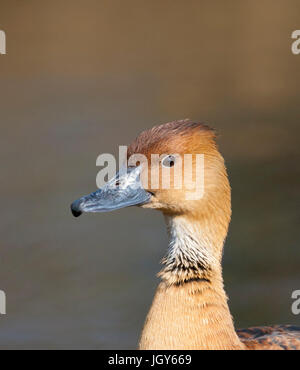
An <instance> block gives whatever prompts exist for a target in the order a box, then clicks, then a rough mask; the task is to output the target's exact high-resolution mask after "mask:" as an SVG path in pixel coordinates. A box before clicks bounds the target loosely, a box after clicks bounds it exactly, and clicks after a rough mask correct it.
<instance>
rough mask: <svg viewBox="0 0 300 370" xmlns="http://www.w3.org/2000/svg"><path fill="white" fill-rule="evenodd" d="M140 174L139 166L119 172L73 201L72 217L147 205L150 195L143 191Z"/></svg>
mask: <svg viewBox="0 0 300 370" xmlns="http://www.w3.org/2000/svg"><path fill="white" fill-rule="evenodd" d="M140 174H141V166H138V167H130V168H128V169H127V170H126V171H121V172H119V173H118V174H117V175H116V176H115V177H114V178H113V179H111V180H110V181H109V182H107V183H106V184H105V185H104V186H103V187H102V188H101V189H99V190H97V191H95V192H94V193H91V194H90V195H86V196H84V197H82V198H80V199H78V200H75V202H73V203H72V204H71V211H72V214H73V216H74V217H79V216H80V215H81V214H82V212H110V211H114V210H116V209H120V208H124V207H130V206H137V205H142V204H146V203H148V202H149V201H150V199H151V194H150V193H148V192H147V191H145V190H144V188H143V186H142V183H141V180H140Z"/></svg>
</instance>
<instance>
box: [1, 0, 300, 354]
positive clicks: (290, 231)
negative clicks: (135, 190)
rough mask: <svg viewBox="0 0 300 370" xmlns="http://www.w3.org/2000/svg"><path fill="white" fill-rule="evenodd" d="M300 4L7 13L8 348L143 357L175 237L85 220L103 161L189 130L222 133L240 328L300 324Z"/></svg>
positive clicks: (147, 227)
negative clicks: (123, 352)
mask: <svg viewBox="0 0 300 370" xmlns="http://www.w3.org/2000/svg"><path fill="white" fill-rule="evenodd" d="M299 11H300V5H299V2H297V1H288V2H286V1H277V2H276V3H274V2H273V1H243V2H237V1H226V2H224V1H216V2H210V3H209V2H204V1H203V2H202V1H188V2H182V1H176V0H173V1H166V0H164V1H162V2H156V1H135V0H129V1H126V2H124V1H113V2H112V1H84V2H83V1H65V2H63V3H61V2H58V1H44V2H42V3H41V2H38V1H26V2H20V1H10V2H4V1H0V29H4V30H5V31H6V34H7V52H8V54H7V55H5V56H0V114H1V118H0V125H1V126H0V128H1V136H0V144H1V145H0V161H1V193H0V197H1V206H2V212H1V223H0V235H1V238H0V289H2V290H4V291H5V292H6V294H7V315H6V316H0V348H22V349H23V348H101V349H104V348H114V349H115V348H135V346H136V344H137V341H138V335H139V332H140V330H141V327H142V324H143V320H144V317H145V315H146V313H147V309H148V307H149V305H150V303H151V299H152V296H153V294H154V291H155V286H156V284H157V280H156V278H155V273H156V272H157V271H158V270H159V265H158V261H159V259H160V258H161V257H162V256H163V254H164V252H165V249H166V245H167V238H166V234H165V229H164V225H163V219H162V216H161V215H160V214H159V213H156V212H154V211H152V212H151V211H145V210H141V209H138V208H130V209H124V210H120V211H117V212H114V213H111V214H97V215H84V216H83V217H81V218H79V219H74V218H73V217H72V216H71V214H70V211H69V204H70V203H71V202H72V201H73V200H74V199H76V198H78V196H81V195H82V194H86V193H88V192H90V191H92V190H94V189H95V188H96V185H95V178H96V174H97V171H98V169H97V168H96V166H95V161H96V157H97V156H98V155H99V154H101V153H103V152H109V153H117V147H118V145H120V144H128V143H130V141H131V140H132V139H133V138H134V137H135V136H136V135H137V133H138V132H140V131H141V130H143V129H144V128H147V127H151V126H152V125H154V124H157V123H162V122H166V121H170V120H173V119H179V118H185V117H190V118H192V119H195V120H202V121H205V122H208V123H210V124H212V125H213V126H214V127H215V128H217V130H218V131H219V133H220V137H219V143H220V147H221V151H222V153H223V155H224V157H225V158H226V160H227V165H228V170H229V175H230V179H231V184H232V188H233V219H232V224H231V228H230V233H229V237H228V239H227V242H226V247H225V255H224V275H225V285H226V290H227V292H228V294H229V296H230V307H231V310H232V313H233V316H234V317H235V322H236V325H237V326H238V327H241V326H248V325H262V324H271V323H295V324H297V323H298V324H300V317H299V316H298V317H297V316H294V315H292V313H291V309H290V307H291V303H292V301H291V293H292V291H293V290H296V289H300V276H299V266H300V235H299V185H300V170H299V159H300V150H299V132H300V129H299V118H300V108H299V93H300V87H299V86H300V85H299V81H300V56H295V55H292V53H291V52H290V46H291V39H290V35H291V32H292V31H293V30H294V29H299V28H300V24H299V17H298V15H299Z"/></svg>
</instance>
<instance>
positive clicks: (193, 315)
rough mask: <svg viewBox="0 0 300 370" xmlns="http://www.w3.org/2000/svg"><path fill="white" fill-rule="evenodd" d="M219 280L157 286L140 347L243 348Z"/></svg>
mask: <svg viewBox="0 0 300 370" xmlns="http://www.w3.org/2000/svg"><path fill="white" fill-rule="evenodd" d="M243 348H244V347H243V344H242V343H241V342H240V340H239V338H238V337H237V334H236V332H235V330H234V327H233V322H232V318H231V316H230V312H229V309H228V305H227V299H226V295H225V293H224V290H223V287H222V284H221V283H220V281H215V282H214V281H212V282H207V281H191V282H188V283H185V284H182V285H171V286H170V285H168V284H167V283H165V282H162V283H160V285H159V286H158V289H157V292H156V295H155V297H154V301H153V303H152V307H151V309H150V312H149V313H148V316H147V319H146V322H145V326H144V329H143V332H142V336H141V340H140V349H153V350H163V349H165V350H193V349H243Z"/></svg>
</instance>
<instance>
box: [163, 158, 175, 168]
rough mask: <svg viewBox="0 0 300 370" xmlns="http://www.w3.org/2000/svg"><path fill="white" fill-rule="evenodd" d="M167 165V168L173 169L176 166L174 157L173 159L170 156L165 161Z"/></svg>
mask: <svg viewBox="0 0 300 370" xmlns="http://www.w3.org/2000/svg"><path fill="white" fill-rule="evenodd" d="M164 162H165V163H164V164H165V166H167V167H173V166H174V164H175V159H174V157H172V156H169V157H168V158H166V159H165V161H164Z"/></svg>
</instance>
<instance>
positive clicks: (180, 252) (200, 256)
mask: <svg viewBox="0 0 300 370" xmlns="http://www.w3.org/2000/svg"><path fill="white" fill-rule="evenodd" d="M165 219H166V224H167V230H168V234H169V247H168V251H167V254H166V256H165V257H164V258H163V259H162V261H161V262H162V265H163V266H164V267H163V269H162V270H161V271H160V273H159V274H158V276H159V277H161V279H162V280H163V281H165V282H166V283H167V284H169V285H172V284H182V283H185V282H188V281H193V280H208V281H209V280H210V279H211V277H212V276H213V275H215V274H216V273H217V274H218V273H219V272H220V270H221V265H220V260H219V259H220V254H221V253H220V250H221V251H222V247H223V240H224V238H221V239H220V238H216V237H217V234H218V233H217V232H216V230H214V231H212V230H210V228H209V225H207V224H206V225H201V224H199V223H197V222H192V221H190V220H189V219H187V218H186V217H182V216H177V217H169V216H165ZM216 239H217V240H216ZM219 244H220V245H219Z"/></svg>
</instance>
